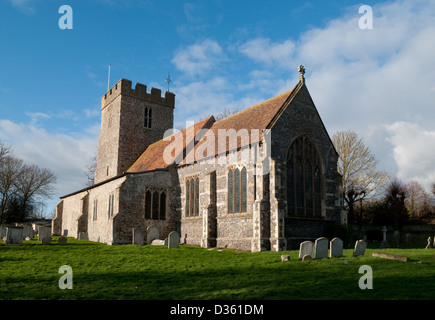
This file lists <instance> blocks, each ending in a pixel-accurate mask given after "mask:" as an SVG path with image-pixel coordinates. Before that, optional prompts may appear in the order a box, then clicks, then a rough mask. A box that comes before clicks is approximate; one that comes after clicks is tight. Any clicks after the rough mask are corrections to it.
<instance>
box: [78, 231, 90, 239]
mask: <svg viewBox="0 0 435 320" xmlns="http://www.w3.org/2000/svg"><path fill="white" fill-rule="evenodd" d="M78 239H79V240H89V238H88V233H87V232H79V238H78Z"/></svg>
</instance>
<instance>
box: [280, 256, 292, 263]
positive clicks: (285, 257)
mask: <svg viewBox="0 0 435 320" xmlns="http://www.w3.org/2000/svg"><path fill="white" fill-rule="evenodd" d="M281 261H282V262H285V261H290V256H289V255H288V254H283V255H282V256H281Z"/></svg>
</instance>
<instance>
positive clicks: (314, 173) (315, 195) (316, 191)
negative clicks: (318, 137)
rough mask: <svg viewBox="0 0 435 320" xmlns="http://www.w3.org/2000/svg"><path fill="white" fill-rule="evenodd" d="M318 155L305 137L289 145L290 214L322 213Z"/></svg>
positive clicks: (313, 214)
mask: <svg viewBox="0 0 435 320" xmlns="http://www.w3.org/2000/svg"><path fill="white" fill-rule="evenodd" d="M320 168H321V166H320V159H319V155H318V153H317V151H316V149H315V148H314V146H313V144H312V143H311V142H310V140H309V139H308V138H307V137H300V138H298V139H297V140H295V141H294V142H293V143H292V145H291V146H290V149H289V152H288V158H287V205H288V213H289V215H290V216H302V217H320V216H321V215H322V187H321V169H320Z"/></svg>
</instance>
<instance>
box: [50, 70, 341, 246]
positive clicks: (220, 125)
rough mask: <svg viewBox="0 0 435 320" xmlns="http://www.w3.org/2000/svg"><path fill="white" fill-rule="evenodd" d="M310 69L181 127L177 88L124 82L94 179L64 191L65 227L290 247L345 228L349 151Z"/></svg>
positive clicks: (124, 237) (108, 105) (110, 111)
mask: <svg viewBox="0 0 435 320" xmlns="http://www.w3.org/2000/svg"><path fill="white" fill-rule="evenodd" d="M299 72H300V79H299V81H298V83H297V84H296V86H295V87H294V88H293V89H292V90H290V91H287V92H284V93H282V94H280V95H278V96H276V97H273V98H271V99H269V100H266V101H264V102H261V103H259V104H257V105H255V106H252V107H250V108H247V109H245V110H243V111H241V112H238V113H236V114H233V115H230V116H228V117H226V118H223V119H221V120H219V121H216V120H215V119H214V117H213V116H211V117H209V118H207V119H204V120H202V121H200V122H198V123H192V124H189V125H187V127H186V128H185V129H183V130H181V131H178V132H172V131H168V130H170V129H172V128H173V123H174V108H175V95H174V94H173V93H171V92H165V94H164V96H162V94H161V91H160V90H158V89H155V88H151V90H150V93H148V92H147V87H146V86H145V85H143V84H139V83H137V84H136V85H135V87H134V88H132V82H131V81H129V80H125V79H121V80H120V81H119V82H118V83H117V84H116V85H115V86H114V87H112V88H111V89H110V90H109V91H108V92H107V93H106V94H105V95H104V96H103V97H102V100H101V132H100V136H99V140H98V155H97V166H96V170H95V181H94V184H93V185H92V186H91V187H87V188H84V189H81V190H78V191H76V192H73V193H71V194H68V195H65V196H63V197H61V201H60V202H59V204H58V205H57V207H56V216H55V218H54V219H53V222H52V231H53V234H59V235H60V234H64V235H68V236H72V237H79V235H87V237H88V239H89V240H91V241H99V242H103V243H107V244H111V245H115V244H131V243H132V230H133V229H134V228H140V229H141V230H142V231H143V233H144V238H145V239H147V231H148V230H149V228H150V227H153V226H154V229H156V228H157V230H158V233H159V238H160V239H165V238H166V237H167V236H168V234H169V233H170V232H171V231H177V232H178V233H179V234H180V242H181V243H187V244H194V245H200V246H202V247H228V248H240V249H245V250H251V251H262V250H274V251H280V250H286V249H294V248H298V247H299V243H300V242H302V241H305V240H313V239H316V238H317V237H320V236H324V235H325V228H326V226H327V225H328V224H345V223H346V211H344V210H343V197H342V189H341V176H340V175H339V174H338V173H337V160H338V155H337V152H336V150H335V148H334V147H333V144H332V142H331V139H330V137H329V135H328V133H327V131H326V129H325V127H324V125H323V122H322V120H321V118H320V116H319V113H318V111H317V109H316V107H315V105H314V102H313V100H312V98H311V96H310V93H309V92H308V89H307V87H306V85H305V79H304V72H305V71H304V68H303V67H302V66H300V67H299ZM168 132H169V133H168ZM145 241H146V240H145Z"/></svg>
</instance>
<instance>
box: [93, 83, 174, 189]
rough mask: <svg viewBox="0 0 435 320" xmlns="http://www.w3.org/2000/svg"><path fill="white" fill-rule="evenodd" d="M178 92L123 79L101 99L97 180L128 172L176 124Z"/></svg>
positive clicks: (97, 181) (95, 181)
mask: <svg viewBox="0 0 435 320" xmlns="http://www.w3.org/2000/svg"><path fill="white" fill-rule="evenodd" d="M174 107H175V94H173V93H171V92H168V91H166V92H165V95H164V97H162V95H161V90H160V89H155V88H151V92H150V93H147V87H146V86H145V85H143V84H140V83H136V85H135V88H134V89H133V88H132V82H131V81H130V80H126V79H121V80H120V81H118V83H117V84H116V85H115V86H113V87H112V88H111V89H110V90H109V91H108V92H107V93H106V94H105V95H104V96H103V97H102V98H101V131H100V137H99V139H98V155H97V166H96V169H95V180H94V183H99V182H102V181H105V180H107V179H110V178H113V177H116V176H118V175H120V174H122V173H124V172H125V171H126V170H127V169H128V168H129V167H130V166H131V165H132V164H133V163H134V162H135V161H136V160H137V158H138V157H139V156H140V155H141V154H142V153H143V152H144V151H145V149H146V148H147V147H148V146H149V145H150V144H152V143H154V142H156V141H158V140H161V139H163V134H164V133H165V131H166V130H168V129H171V128H173V124H174Z"/></svg>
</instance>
